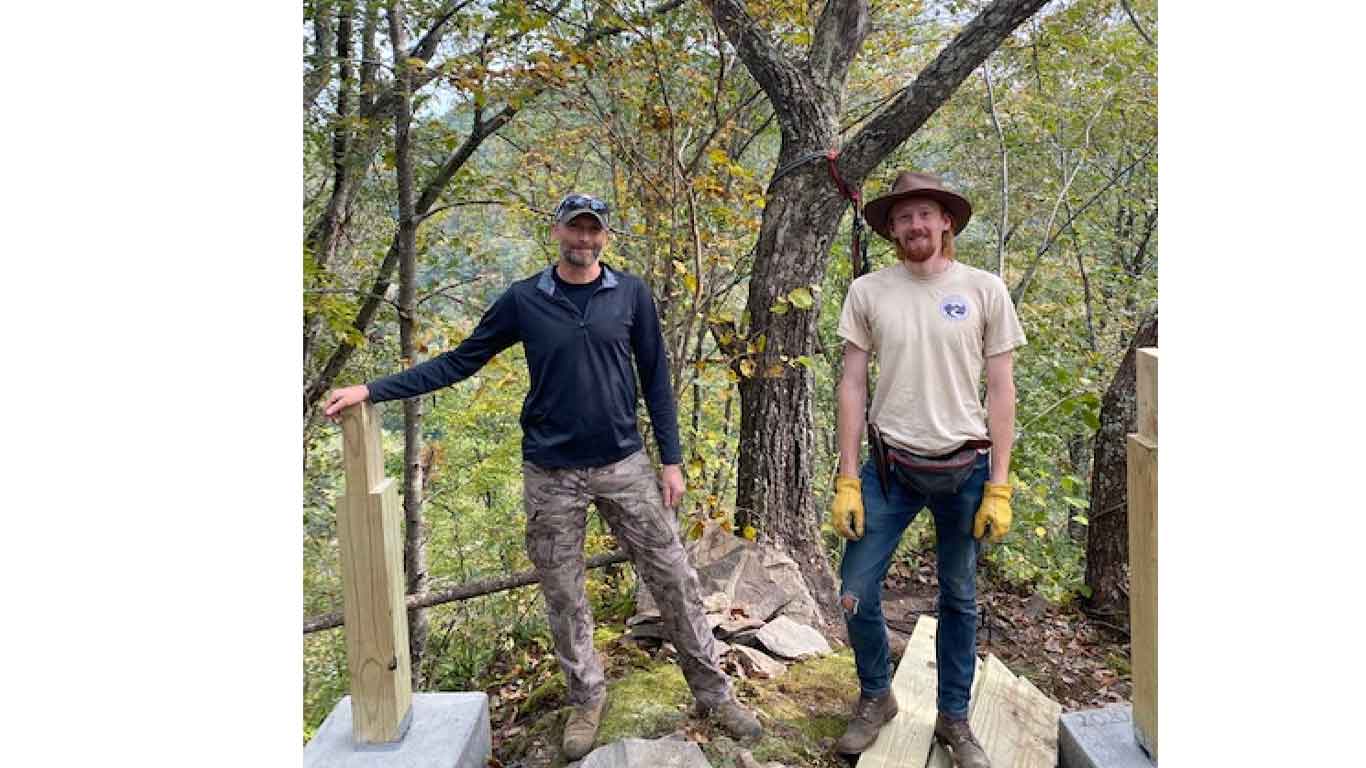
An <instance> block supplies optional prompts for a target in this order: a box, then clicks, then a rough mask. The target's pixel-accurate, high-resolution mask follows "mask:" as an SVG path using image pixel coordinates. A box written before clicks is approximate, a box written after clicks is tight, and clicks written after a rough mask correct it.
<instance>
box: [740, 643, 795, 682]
mask: <svg viewBox="0 0 1366 768" xmlns="http://www.w3.org/2000/svg"><path fill="white" fill-rule="evenodd" d="M731 649H732V650H733V651H734V652H735V659H736V661H737V662H739V664H740V666H741V667H743V668H744V670H745V674H747V675H749V676H750V677H757V678H760V679H772V678H775V677H778V676H779V675H782V674H783V673H784V672H786V671H787V665H786V664H784V663H782V662H781V661H778V660H777V659H775V658H773V657H772V656H769V655H768V654H767V653H764V652H763V651H761V650H759V649H758V648H750V647H747V646H744V645H733V646H731Z"/></svg>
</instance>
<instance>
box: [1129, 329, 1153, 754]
mask: <svg viewBox="0 0 1366 768" xmlns="http://www.w3.org/2000/svg"><path fill="white" fill-rule="evenodd" d="M1134 363H1135V375H1136V377H1137V378H1136V380H1135V385H1136V386H1135V388H1134V397H1135V404H1136V405H1137V408H1138V423H1137V426H1138V432H1137V433H1134V434H1130V435H1129V446H1128V448H1129V467H1128V481H1129V626H1130V630H1131V636H1130V640H1131V648H1132V651H1131V652H1130V654H1131V656H1132V665H1131V666H1132V670H1133V678H1134V737H1135V738H1136V739H1137V740H1138V743H1139V744H1140V745H1141V746H1142V747H1143V749H1145V750H1146V751H1147V752H1148V756H1149V757H1151V758H1152V759H1153V762H1157V349H1156V348H1154V347H1144V348H1142V349H1139V350H1138V351H1137V354H1136V355H1135V357H1134Z"/></svg>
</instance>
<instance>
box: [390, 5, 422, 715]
mask: <svg viewBox="0 0 1366 768" xmlns="http://www.w3.org/2000/svg"><path fill="white" fill-rule="evenodd" d="M389 37H390V39H391V40H392V41H393V46H394V58H395V61H397V62H399V63H397V64H396V65H395V67H394V87H395V90H396V92H397V93H398V94H399V99H398V108H397V109H396V110H394V162H395V165H396V166H397V174H398V237H397V244H398V274H399V287H398V307H399V314H398V334H399V354H400V355H401V357H402V359H403V367H405V368H407V367H409V366H412V365H414V364H415V363H416V362H417V360H416V359H415V357H416V355H417V343H416V340H415V339H414V336H415V334H416V330H417V329H416V317H415V316H414V313H415V312H416V310H417V242H416V241H417V221H416V218H415V212H414V203H413V155H412V142H411V140H410V137H409V135H408V129H409V127H410V126H411V124H412V106H413V98H412V90H411V87H412V76H411V69H410V68H409V67H407V66H406V65H405V64H404V63H403V62H402V53H403V52H404V51H406V50H408V42H407V40H406V32H405V31H404V29H403V15H402V12H401V11H400V10H399V3H398V2H393V3H392V4H390V6H389ZM421 425H422V400H421V398H409V399H407V400H404V401H403V572H404V575H405V577H406V579H405V581H406V591H407V594H409V595H418V594H422V593H423V592H425V591H426V589H427V544H426V536H425V535H424V534H425V531H424V530H423V528H424V526H423V523H422V485H423V484H422V463H421V456H422V432H421ZM426 647H427V611H426V610H423V609H418V610H413V611H409V612H408V648H409V653H410V655H411V657H412V667H411V669H412V670H413V677H414V680H413V687H414V688H420V687H421V685H422V681H421V679H420V678H421V673H420V672H419V670H421V669H422V654H423V651H424V650H425V649H426Z"/></svg>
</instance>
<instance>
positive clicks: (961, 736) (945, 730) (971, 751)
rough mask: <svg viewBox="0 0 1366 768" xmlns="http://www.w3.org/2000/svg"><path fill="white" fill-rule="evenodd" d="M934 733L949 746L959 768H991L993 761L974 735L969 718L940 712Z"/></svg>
mask: <svg viewBox="0 0 1366 768" xmlns="http://www.w3.org/2000/svg"><path fill="white" fill-rule="evenodd" d="M934 735H935V737H937V738H938V739H939V740H940V741H941V742H943V743H944V746H945V747H948V750H949V754H950V755H951V756H952V757H953V764H954V765H956V766H958V768H991V761H989V760H987V753H986V752H984V751H982V745H981V744H980V743H979V742H978V741H977V737H976V736H973V735H972V729H971V728H969V727H968V721H967V720H955V719H953V718H948V717H945V716H944V713H943V712H940V713H939V718H938V719H937V720H935V721H934Z"/></svg>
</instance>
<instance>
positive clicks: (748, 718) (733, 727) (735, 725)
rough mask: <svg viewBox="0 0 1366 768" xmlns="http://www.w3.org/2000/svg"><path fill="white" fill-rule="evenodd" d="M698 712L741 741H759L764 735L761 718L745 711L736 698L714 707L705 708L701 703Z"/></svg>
mask: <svg viewBox="0 0 1366 768" xmlns="http://www.w3.org/2000/svg"><path fill="white" fill-rule="evenodd" d="M696 711H697V713H698V714H700V715H703V716H706V717H710V718H711V719H712V720H714V721H715V722H716V723H717V724H718V725H720V726H721V727H722V728H724V729H725V730H726V732H727V733H729V734H730V735H731V736H733V737H735V738H736V739H737V740H740V741H744V740H747V739H757V738H759V737H760V736H762V735H763V733H764V727H763V726H762V725H760V724H759V718H757V717H755V716H754V713H753V712H750V711H749V710H748V709H745V706H744V705H743V704H741V703H740V702H738V701H736V700H735V699H734V698H732V699H731V700H729V701H727V702H725V703H723V704H718V705H716V706H714V707H707V706H703V705H702V704H701V703H700V702H699V703H698V705H697V709H696Z"/></svg>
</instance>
